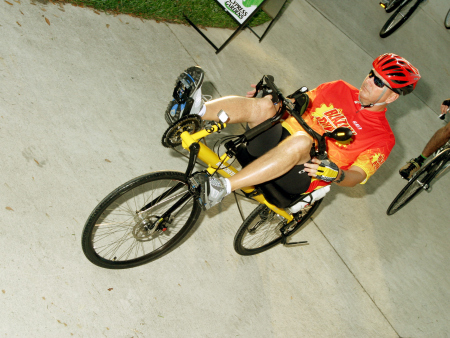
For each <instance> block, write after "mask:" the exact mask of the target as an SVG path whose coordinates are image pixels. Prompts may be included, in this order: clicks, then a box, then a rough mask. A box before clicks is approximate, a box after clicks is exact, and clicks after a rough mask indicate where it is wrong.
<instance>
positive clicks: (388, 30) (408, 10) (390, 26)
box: [380, 0, 422, 38]
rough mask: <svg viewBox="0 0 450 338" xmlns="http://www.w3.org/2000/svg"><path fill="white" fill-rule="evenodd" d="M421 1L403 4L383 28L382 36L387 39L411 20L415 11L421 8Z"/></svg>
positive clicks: (411, 0)
mask: <svg viewBox="0 0 450 338" xmlns="http://www.w3.org/2000/svg"><path fill="white" fill-rule="evenodd" d="M421 2H422V1H421V0H416V2H414V1H413V0H409V1H407V2H405V3H403V4H402V5H401V6H400V7H399V8H398V9H397V10H396V11H395V12H394V14H392V15H391V17H390V18H389V19H388V20H387V21H386V23H385V24H384V26H383V28H381V31H380V36H381V37H382V38H386V37H388V36H389V35H391V34H392V33H394V32H395V31H396V30H397V29H398V28H399V27H400V26H401V25H403V23H404V22H405V21H406V20H408V19H409V17H410V16H411V15H412V14H413V13H414V11H415V10H416V9H417V7H419V5H420V3H421Z"/></svg>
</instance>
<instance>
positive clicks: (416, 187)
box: [386, 150, 450, 216]
mask: <svg viewBox="0 0 450 338" xmlns="http://www.w3.org/2000/svg"><path fill="white" fill-rule="evenodd" d="M449 151H450V150H447V151H444V152H442V153H441V154H439V155H438V156H436V157H435V158H433V159H432V160H431V161H430V162H428V163H427V164H426V165H425V166H423V167H422V168H420V170H419V171H418V172H417V173H415V174H414V176H413V177H412V178H411V179H410V180H409V182H408V183H407V184H406V186H405V187H404V188H403V189H402V190H401V191H400V193H399V194H398V195H397V196H396V197H395V198H394V200H393V201H392V203H391V205H390V206H389V208H388V209H387V212H386V213H387V214H388V215H389V216H390V215H393V214H395V213H396V212H397V211H399V210H400V209H401V208H403V207H404V206H405V205H406V204H408V203H409V202H411V201H412V199H413V198H414V197H416V196H417V195H418V194H419V193H420V192H421V191H424V190H428V188H429V187H430V184H431V181H432V180H433V179H434V178H435V177H436V176H437V175H438V174H439V172H440V171H441V170H442V169H443V168H444V166H445V164H446V163H447V160H448V152H449Z"/></svg>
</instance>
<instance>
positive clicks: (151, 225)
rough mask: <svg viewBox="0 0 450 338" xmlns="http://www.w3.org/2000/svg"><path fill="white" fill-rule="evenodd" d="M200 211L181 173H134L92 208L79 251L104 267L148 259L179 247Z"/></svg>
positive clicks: (132, 265)
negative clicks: (81, 249) (133, 176)
mask: <svg viewBox="0 0 450 338" xmlns="http://www.w3.org/2000/svg"><path fill="white" fill-rule="evenodd" d="M200 212H201V209H200V206H199V205H198V203H197V201H195V199H194V197H193V196H192V195H191V193H190V192H189V187H188V183H187V182H186V179H185V177H184V174H183V173H180V172H171V171H163V172H156V173H151V174H146V175H143V176H140V177H137V178H135V179H132V180H131V181H128V182H127V183H125V184H123V185H121V186H120V187H118V188H117V189H116V190H114V191H113V192H111V193H110V194H109V195H108V196H106V197H105V198H104V199H103V200H102V201H101V202H100V203H99V204H98V205H97V207H96V208H95V209H94V210H93V211H92V213H91V215H90V216H89V218H88V220H87V221H86V224H85V226H84V229H83V235H82V248H83V252H84V254H85V256H86V257H87V259H88V260H90V261H91V262H92V263H94V264H95V265H98V266H100V267H103V268H108V269H124V268H131V267H135V266H138V265H142V264H145V263H148V262H150V261H153V260H155V259H157V258H160V257H161V256H163V255H164V254H166V253H168V252H169V251H171V250H173V249H174V248H175V247H177V246H178V245H179V244H180V241H181V240H182V239H183V238H184V237H185V236H186V235H187V234H188V232H189V230H190V229H191V227H192V226H193V225H194V224H195V222H196V221H197V219H198V217H199V215H200Z"/></svg>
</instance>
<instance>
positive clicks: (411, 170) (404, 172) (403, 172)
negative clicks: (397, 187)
mask: <svg viewBox="0 0 450 338" xmlns="http://www.w3.org/2000/svg"><path fill="white" fill-rule="evenodd" d="M421 166H422V163H419V162H417V161H416V159H415V158H413V159H412V160H411V161H409V162H408V163H406V164H405V165H404V166H403V167H401V168H400V170H399V173H400V176H401V177H403V178H404V179H406V180H409V179H410V178H411V177H413V175H414V174H415V173H416V172H417V171H418V170H419V169H420V167H421Z"/></svg>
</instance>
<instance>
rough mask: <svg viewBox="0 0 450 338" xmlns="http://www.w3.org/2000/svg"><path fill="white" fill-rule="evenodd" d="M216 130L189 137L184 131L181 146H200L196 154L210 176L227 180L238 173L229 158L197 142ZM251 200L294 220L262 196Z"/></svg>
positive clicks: (251, 188) (185, 147)
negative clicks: (214, 174)
mask: <svg viewBox="0 0 450 338" xmlns="http://www.w3.org/2000/svg"><path fill="white" fill-rule="evenodd" d="M225 127H226V124H224V126H223V128H221V129H224V128H225ZM218 130H219V128H218V126H216V125H215V126H212V130H211V129H210V130H206V129H202V130H200V131H199V132H197V133H195V134H192V135H190V134H189V132H187V131H185V132H183V133H182V134H181V135H180V136H181V139H182V140H183V142H182V146H183V148H184V149H186V150H189V146H190V145H191V144H192V143H198V144H199V145H200V151H199V153H198V158H199V159H200V160H202V161H203V162H204V163H206V164H207V165H208V169H207V171H208V172H209V173H210V174H211V175H212V174H213V173H214V172H216V171H218V172H219V174H220V175H221V176H223V177H226V178H228V177H231V176H233V175H234V174H236V173H237V172H238V171H239V170H237V169H236V168H234V167H233V166H232V165H229V164H228V160H229V159H230V157H229V156H228V155H227V154H226V153H225V154H223V155H222V156H221V157H219V156H217V154H216V153H215V152H214V151H212V150H211V149H210V148H209V147H208V146H206V145H205V144H203V143H201V142H199V140H200V139H202V138H203V137H206V136H208V135H211V134H212V133H215V132H217V131H218ZM221 164H222V165H221ZM219 166H220V169H217V168H219ZM241 190H242V191H243V192H245V193H246V194H250V193H251V192H253V191H254V190H255V187H253V186H250V187H245V188H242V189H241ZM252 198H253V199H254V200H255V201H258V202H259V203H261V204H265V205H266V206H267V207H268V208H269V209H271V210H273V211H274V212H275V213H277V214H278V215H280V216H282V217H284V218H285V219H286V220H287V221H288V222H290V221H292V220H293V219H294V217H293V216H292V215H291V214H289V213H287V212H286V211H285V210H284V209H280V208H278V207H276V206H275V205H273V204H271V203H269V202H267V200H266V199H265V198H264V196H263V195H262V194H259V195H257V196H253V197H252Z"/></svg>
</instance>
